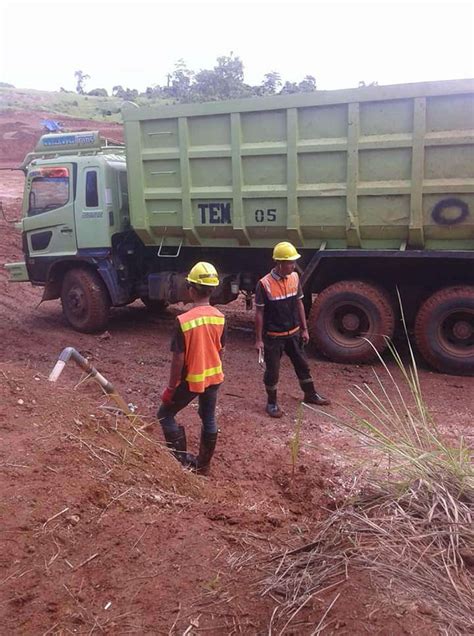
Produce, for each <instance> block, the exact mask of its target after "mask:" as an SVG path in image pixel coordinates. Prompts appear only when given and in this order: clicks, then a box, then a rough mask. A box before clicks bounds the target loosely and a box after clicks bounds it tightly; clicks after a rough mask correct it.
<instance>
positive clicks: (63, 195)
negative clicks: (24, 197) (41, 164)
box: [28, 167, 70, 216]
mask: <svg viewBox="0 0 474 636" xmlns="http://www.w3.org/2000/svg"><path fill="white" fill-rule="evenodd" d="M30 177H31V187H30V193H29V205H28V216H35V215H36V214H43V212H48V211H49V210H55V209H56V208H61V207H63V206H64V205H66V203H67V202H68V201H69V188H70V185H69V170H68V168H63V167H61V168H60V167H47V168H40V169H39V170H33V171H32V172H31V173H30Z"/></svg>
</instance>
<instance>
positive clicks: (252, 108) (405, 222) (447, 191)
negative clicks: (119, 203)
mask: <svg viewBox="0 0 474 636" xmlns="http://www.w3.org/2000/svg"><path fill="white" fill-rule="evenodd" d="M124 120H125V137H126V148H127V165H128V175H129V191H130V207H131V222H132V225H133V227H134V229H135V230H136V231H137V233H138V234H139V235H140V237H141V238H142V240H143V241H144V243H145V244H147V245H154V244H156V245H158V246H159V245H165V246H179V245H183V246H186V245H196V246H199V245H206V246H216V247H222V246H228V247H245V246H252V247H259V246H266V247H268V246H272V245H274V244H275V242H276V241H277V240H290V241H293V242H294V243H296V244H297V245H299V246H304V247H308V248H319V247H320V246H321V245H322V244H325V246H326V247H327V248H346V247H350V248H365V249H387V248H394V249H405V248H407V249H410V248H418V249H419V248H426V249H449V250H453V249H454V250H466V249H467V250H474V80H450V81H445V82H430V83H421V84H404V85H393V86H374V87H364V88H356V89H350V90H338V91H317V92H315V93H310V94H301V95H286V96H276V97H266V98H252V99H245V100H238V101H229V102H216V103H208V104H190V105H175V106H165V107H161V108H139V109H132V108H130V109H127V110H126V111H125V112H124Z"/></svg>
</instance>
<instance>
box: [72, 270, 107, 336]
mask: <svg viewBox="0 0 474 636" xmlns="http://www.w3.org/2000/svg"><path fill="white" fill-rule="evenodd" d="M61 303H62V306H63V313H64V317H65V318H66V320H67V322H68V323H69V324H70V325H71V327H72V328H73V329H75V330H76V331H82V332H83V333H94V332H96V331H103V330H104V328H105V326H106V325H107V321H108V319H109V309H110V297H109V293H108V291H107V289H106V287H105V285H104V283H103V281H102V279H101V278H100V277H99V276H98V274H96V273H95V272H93V271H91V270H88V269H82V268H75V269H70V270H69V271H68V272H67V273H66V275H65V276H64V280H63V284H62V288H61Z"/></svg>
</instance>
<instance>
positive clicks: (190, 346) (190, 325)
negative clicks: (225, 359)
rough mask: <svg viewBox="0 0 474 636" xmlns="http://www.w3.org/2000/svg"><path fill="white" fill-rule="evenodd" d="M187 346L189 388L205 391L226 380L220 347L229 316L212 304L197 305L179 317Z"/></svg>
mask: <svg viewBox="0 0 474 636" xmlns="http://www.w3.org/2000/svg"><path fill="white" fill-rule="evenodd" d="M178 321H179V323H180V326H181V330H182V332H183V337H184V345H185V359H184V363H185V366H186V377H185V380H186V382H187V383H188V385H189V390H190V391H193V392H194V393H203V392H204V391H205V390H206V389H207V387H208V386H211V385H213V384H220V383H221V382H222V381H223V380H224V374H223V373H222V363H221V358H220V354H219V352H220V350H221V349H222V345H221V337H222V333H223V331H224V323H225V318H224V316H223V315H222V314H221V312H220V311H219V310H218V309H216V308H215V307H212V306H210V305H202V306H198V307H193V309H190V310H189V311H187V312H186V313H185V314H182V315H181V316H178Z"/></svg>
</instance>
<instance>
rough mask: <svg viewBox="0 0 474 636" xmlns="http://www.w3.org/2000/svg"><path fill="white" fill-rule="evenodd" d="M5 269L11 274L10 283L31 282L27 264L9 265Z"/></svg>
mask: <svg viewBox="0 0 474 636" xmlns="http://www.w3.org/2000/svg"><path fill="white" fill-rule="evenodd" d="M5 269H6V270H7V271H8V274H9V277H10V278H9V281H10V283H27V282H28V281H29V280H30V277H29V276H28V272H27V269H26V263H25V262H23V261H22V262H21V263H7V264H6V265H5Z"/></svg>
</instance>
